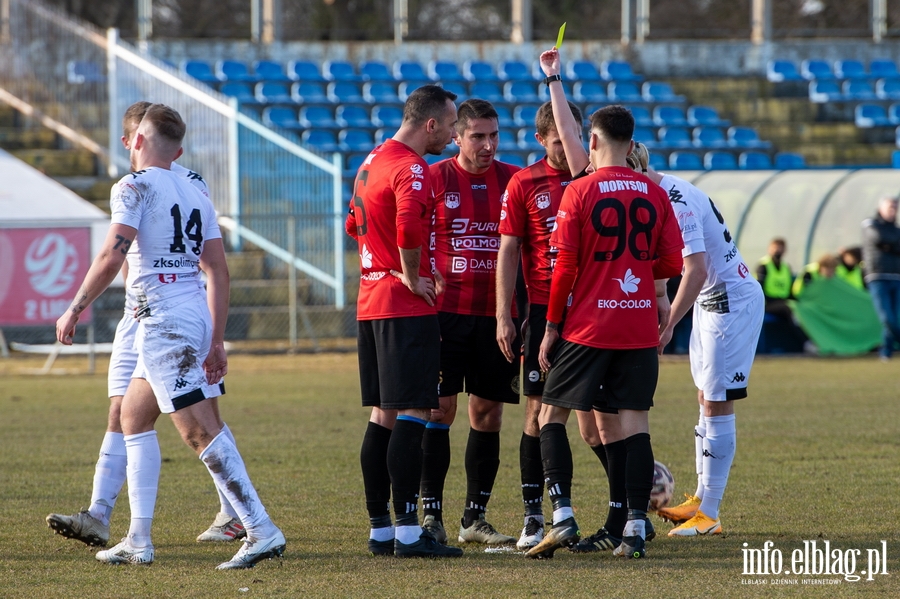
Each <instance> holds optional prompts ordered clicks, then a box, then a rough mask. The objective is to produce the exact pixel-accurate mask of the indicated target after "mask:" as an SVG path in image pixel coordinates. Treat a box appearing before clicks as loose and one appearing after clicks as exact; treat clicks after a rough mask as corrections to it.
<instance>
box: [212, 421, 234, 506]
mask: <svg viewBox="0 0 900 599" xmlns="http://www.w3.org/2000/svg"><path fill="white" fill-rule="evenodd" d="M222 432H223V433H224V434H225V436H226V437H228V438H229V439H231V442H232V443H233V444H234V446H235V447H237V441H235V440H234V435H232V434H231V429H230V428H228V425H227V424H225V423H224V422H223V423H222ZM213 482H215V479H213ZM216 493H218V494H219V511H220V512H221V513H223V514H228V515H229V516H231V517H232V518H237V519H238V520H240V517H239V516H238V513H237V511H236V510H235V509H234V508H233V507H232V506H231V503H229V501H228V498H227V497H225V495H223V494H222V491H220V490H219V487H218V486H217V487H216Z"/></svg>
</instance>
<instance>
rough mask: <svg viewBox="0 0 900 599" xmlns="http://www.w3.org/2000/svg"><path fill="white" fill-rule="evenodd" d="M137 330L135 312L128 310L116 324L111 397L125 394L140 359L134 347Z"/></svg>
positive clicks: (108, 380)
mask: <svg viewBox="0 0 900 599" xmlns="http://www.w3.org/2000/svg"><path fill="white" fill-rule="evenodd" d="M137 330H138V320H137V319H136V318H135V317H134V314H133V313H129V312H126V313H125V314H124V315H123V316H122V320H120V321H119V324H118V325H117V326H116V336H115V338H114V339H113V346H112V355H110V357H109V374H108V375H107V386H108V388H109V396H110V397H115V396H116V395H125V390H126V389H128V383H130V382H131V378H132V375H133V374H134V369H135V368H136V367H137V361H138V354H137V350H136V349H134V338H135V335H137Z"/></svg>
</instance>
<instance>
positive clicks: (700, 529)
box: [669, 510, 722, 537]
mask: <svg viewBox="0 0 900 599" xmlns="http://www.w3.org/2000/svg"><path fill="white" fill-rule="evenodd" d="M719 534H722V523H721V522H719V520H718V519H716V520H713V519H712V518H710V517H709V516H707V515H706V514H704V513H703V512H701V511H700V510H697V515H696V516H694V517H693V518H691V519H690V520H688V521H687V522H684V523H682V524H680V525H678V526H676V527H675V528H673V529H672V530H670V531H669V536H670V537H696V536H698V535H719Z"/></svg>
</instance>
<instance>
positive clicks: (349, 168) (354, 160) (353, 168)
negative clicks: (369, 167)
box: [344, 152, 369, 178]
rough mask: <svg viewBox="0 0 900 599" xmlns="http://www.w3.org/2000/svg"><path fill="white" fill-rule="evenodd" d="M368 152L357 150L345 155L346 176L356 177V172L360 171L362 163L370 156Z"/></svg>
mask: <svg viewBox="0 0 900 599" xmlns="http://www.w3.org/2000/svg"><path fill="white" fill-rule="evenodd" d="M368 156H369V155H368V154H366V153H363V152H357V153H354V154H347V155H345V156H344V177H345V178H347V177H355V176H356V173H358V172H359V167H361V166H362V163H363V162H365V161H366V158H368Z"/></svg>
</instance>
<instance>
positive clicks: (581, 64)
mask: <svg viewBox="0 0 900 599" xmlns="http://www.w3.org/2000/svg"><path fill="white" fill-rule="evenodd" d="M566 79H568V80H569V81H600V80H601V79H602V77H600V71H598V70H597V66H596V65H595V64H594V63H592V62H590V61H587V60H573V61H571V62H569V64H567V65H566Z"/></svg>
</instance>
